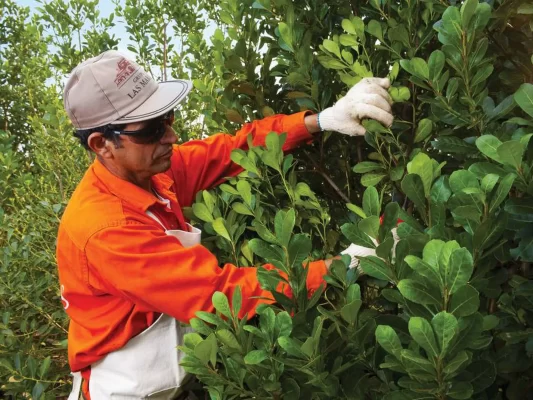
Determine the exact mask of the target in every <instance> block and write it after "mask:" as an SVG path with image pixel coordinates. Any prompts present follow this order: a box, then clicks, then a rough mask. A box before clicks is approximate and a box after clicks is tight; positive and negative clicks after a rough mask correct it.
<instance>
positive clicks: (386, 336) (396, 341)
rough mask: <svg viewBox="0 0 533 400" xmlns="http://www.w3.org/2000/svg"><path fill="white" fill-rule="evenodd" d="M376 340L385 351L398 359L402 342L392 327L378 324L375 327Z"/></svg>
mask: <svg viewBox="0 0 533 400" xmlns="http://www.w3.org/2000/svg"><path fill="white" fill-rule="evenodd" d="M376 340H377V342H378V343H379V344H380V346H381V347H383V349H384V350H385V351H386V352H388V353H390V354H392V355H393V356H395V357H396V358H398V359H400V353H401V351H402V344H401V342H400V338H399V337H398V335H397V334H396V332H395V331H394V329H392V328H391V327H390V326H387V325H379V326H378V327H377V328H376Z"/></svg>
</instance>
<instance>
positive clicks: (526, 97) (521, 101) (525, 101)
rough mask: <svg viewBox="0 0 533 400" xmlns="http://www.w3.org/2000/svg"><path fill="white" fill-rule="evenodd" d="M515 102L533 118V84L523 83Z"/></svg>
mask: <svg viewBox="0 0 533 400" xmlns="http://www.w3.org/2000/svg"><path fill="white" fill-rule="evenodd" d="M514 100H515V101H516V103H517V104H518V105H519V106H520V108H521V109H522V110H523V111H524V112H525V113H526V114H528V115H529V116H530V117H531V118H533V84H531V83H523V84H522V86H520V88H519V89H518V90H517V91H516V93H515V94H514Z"/></svg>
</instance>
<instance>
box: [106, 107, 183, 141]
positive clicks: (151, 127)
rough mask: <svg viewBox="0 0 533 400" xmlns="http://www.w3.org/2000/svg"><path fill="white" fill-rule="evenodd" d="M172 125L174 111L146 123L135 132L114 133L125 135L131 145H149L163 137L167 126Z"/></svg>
mask: <svg viewBox="0 0 533 400" xmlns="http://www.w3.org/2000/svg"><path fill="white" fill-rule="evenodd" d="M173 123H174V110H170V111H169V112H167V113H166V114H165V115H163V116H161V117H157V118H154V119H152V120H149V121H147V122H146V126H145V127H144V128H142V129H139V130H137V131H123V130H121V131H116V133H117V134H122V135H127V136H128V137H129V138H130V140H131V141H132V142H133V143H137V144H151V143H156V142H159V141H160V140H161V138H162V137H163V136H165V132H166V131H167V125H168V126H170V127H172V124H173Z"/></svg>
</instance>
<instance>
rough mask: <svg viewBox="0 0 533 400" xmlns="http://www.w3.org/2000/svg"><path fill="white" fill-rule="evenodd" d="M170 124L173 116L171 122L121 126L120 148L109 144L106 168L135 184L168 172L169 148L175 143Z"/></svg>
mask: <svg viewBox="0 0 533 400" xmlns="http://www.w3.org/2000/svg"><path fill="white" fill-rule="evenodd" d="M172 121H173V114H172V118H168V119H166V120H164V121H156V123H154V121H141V122H136V123H132V124H128V125H126V126H124V127H123V128H122V129H121V130H120V131H119V132H123V133H121V134H120V135H118V136H119V137H118V139H119V141H120V146H114V144H112V143H109V144H110V145H111V146H110V147H108V148H109V150H110V152H111V153H112V158H111V159H108V160H107V162H106V164H107V166H108V167H111V168H112V169H113V170H114V172H115V173H118V175H119V176H121V177H122V178H124V179H127V180H129V181H131V182H134V183H136V182H140V181H144V180H146V179H148V178H150V177H151V176H153V175H155V174H158V173H161V172H164V171H166V170H167V169H169V168H170V157H171V155H172V145H173V144H174V143H176V133H175V132H174V130H173V129H172ZM157 122H160V123H159V124H158V123H157ZM158 129H160V131H159V134H158ZM136 132H140V133H141V136H139V135H137V134H135V133H136ZM130 133H132V134H130ZM154 140H155V141H154ZM110 142H111V141H110Z"/></svg>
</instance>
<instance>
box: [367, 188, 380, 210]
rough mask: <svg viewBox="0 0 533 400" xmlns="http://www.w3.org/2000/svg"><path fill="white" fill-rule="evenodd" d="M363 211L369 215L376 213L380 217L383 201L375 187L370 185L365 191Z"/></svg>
mask: <svg viewBox="0 0 533 400" xmlns="http://www.w3.org/2000/svg"><path fill="white" fill-rule="evenodd" d="M363 211H364V212H365V214H366V215H368V216H371V215H375V216H378V217H379V214H380V211H381V202H380V200H379V194H378V191H377V189H376V188H375V187H369V188H367V189H366V190H365V192H364V193H363Z"/></svg>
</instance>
